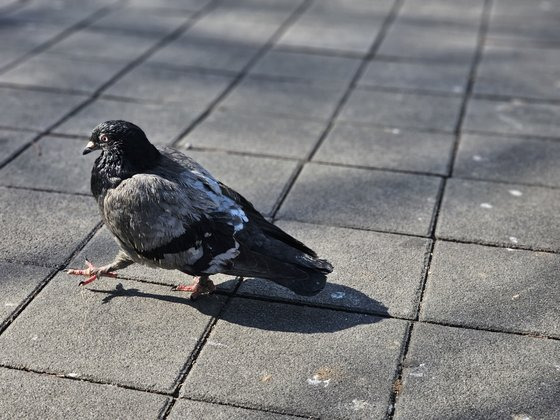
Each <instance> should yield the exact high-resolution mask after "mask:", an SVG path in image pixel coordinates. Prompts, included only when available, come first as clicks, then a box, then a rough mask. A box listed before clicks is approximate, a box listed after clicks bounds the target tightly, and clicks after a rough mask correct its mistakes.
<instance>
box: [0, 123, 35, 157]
mask: <svg viewBox="0 0 560 420" xmlns="http://www.w3.org/2000/svg"><path fill="white" fill-rule="evenodd" d="M36 136H37V134H36V133H31V132H27V131H15V130H4V129H0V164H2V163H4V162H5V161H6V160H7V159H9V158H10V157H11V156H12V155H13V154H14V153H15V152H17V151H18V150H20V149H21V148H22V147H23V146H25V145H26V144H27V143H29V142H30V141H31V140H33V139H34V138H35V137H36Z"/></svg>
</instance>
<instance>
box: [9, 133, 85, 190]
mask: <svg viewBox="0 0 560 420" xmlns="http://www.w3.org/2000/svg"><path fill="white" fill-rule="evenodd" d="M85 145H86V139H83V140H82V141H80V140H75V139H64V138H59V137H46V138H42V139H41V140H40V141H39V142H37V143H35V144H33V146H31V147H29V148H28V149H27V150H26V151H24V152H23V153H22V154H21V155H19V156H18V157H17V158H16V159H15V160H14V161H12V162H11V163H10V164H9V165H7V166H5V167H4V168H2V169H0V184H1V185H6V186H16V187H27V188H40V189H47V190H52V191H60V192H69V193H86V194H87V193H89V192H90V185H89V184H90V183H89V179H90V174H91V166H92V165H93V162H92V159H87V158H83V157H82V151H83V150H84V147H85Z"/></svg>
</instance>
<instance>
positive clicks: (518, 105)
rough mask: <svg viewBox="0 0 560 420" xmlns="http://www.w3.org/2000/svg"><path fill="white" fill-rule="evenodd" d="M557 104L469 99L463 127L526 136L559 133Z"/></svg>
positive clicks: (555, 134)
mask: <svg viewBox="0 0 560 420" xmlns="http://www.w3.org/2000/svg"><path fill="white" fill-rule="evenodd" d="M559 116H560V105H557V104H548V103H528V102H525V101H522V100H519V99H512V100H511V101H508V102H502V101H492V100H486V99H472V100H471V101H469V104H468V106H467V114H466V116H465V123H464V126H463V128H464V129H465V130H467V131H468V130H471V131H479V132H491V133H502V134H519V135H527V136H533V135H534V136H545V137H546V136H548V137H558V118H559Z"/></svg>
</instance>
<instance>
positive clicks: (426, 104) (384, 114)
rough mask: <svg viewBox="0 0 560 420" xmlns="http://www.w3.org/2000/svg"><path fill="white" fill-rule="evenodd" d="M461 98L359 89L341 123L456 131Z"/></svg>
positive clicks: (352, 96) (345, 108)
mask: <svg viewBox="0 0 560 420" xmlns="http://www.w3.org/2000/svg"><path fill="white" fill-rule="evenodd" d="M460 107H461V98H460V97H458V96H435V95H420V94H411V93H395V92H381V91H371V90H367V89H364V88H357V89H355V90H354V91H353V92H352V94H351V95H350V98H349V99H348V101H347V102H346V104H345V105H344V107H343V108H342V111H341V113H340V115H339V118H338V119H339V120H340V121H351V122H359V123H366V124H378V125H383V126H385V127H408V128H424V129H437V130H442V131H450V132H452V131H454V129H455V126H456V125H457V119H458V116H459V109H460Z"/></svg>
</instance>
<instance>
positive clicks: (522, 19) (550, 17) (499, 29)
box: [488, 0, 560, 45]
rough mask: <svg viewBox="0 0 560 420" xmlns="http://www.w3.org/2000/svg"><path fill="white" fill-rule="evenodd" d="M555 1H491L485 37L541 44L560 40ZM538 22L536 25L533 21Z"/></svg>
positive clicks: (495, 39)
mask: <svg viewBox="0 0 560 420" xmlns="http://www.w3.org/2000/svg"><path fill="white" fill-rule="evenodd" d="M559 16H560V7H559V6H558V3H556V2H554V1H548V0H537V1H535V2H529V3H527V2H523V1H520V0H515V1H507V0H506V1H502V0H498V1H496V2H495V3H494V4H493V7H492V14H491V20H490V28H489V32H488V39H489V41H490V42H495V41H498V42H500V43H501V42H503V41H506V42H510V41H514V42H516V43H520V42H522V43H530V44H533V45H539V44H543V43H551V44H554V43H556V44H557V43H558V42H560V34H559V33H558V26H557V22H558V18H559ZM535 22H538V24H535Z"/></svg>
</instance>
